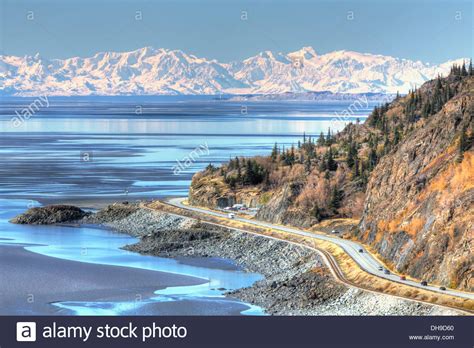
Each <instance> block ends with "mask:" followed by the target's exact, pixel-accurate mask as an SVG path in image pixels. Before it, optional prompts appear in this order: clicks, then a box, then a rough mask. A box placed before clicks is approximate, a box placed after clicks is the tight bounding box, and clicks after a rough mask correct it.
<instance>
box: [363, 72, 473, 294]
mask: <svg viewBox="0 0 474 348" xmlns="http://www.w3.org/2000/svg"><path fill="white" fill-rule="evenodd" d="M430 87H431V86H429V85H427V86H425V88H424V89H425V90H427V91H429V88H430ZM422 92H423V90H422ZM473 117H474V79H473V78H469V79H465V80H464V81H463V83H462V84H460V85H459V92H458V93H457V94H456V95H455V96H454V97H453V98H452V99H451V100H449V101H448V102H447V103H446V104H445V105H444V106H443V108H442V110H441V111H440V112H438V113H437V114H435V115H433V116H431V117H429V118H428V119H426V120H421V121H419V124H417V125H416V128H415V129H414V130H413V131H412V132H411V133H410V134H409V135H407V137H406V138H405V139H403V140H402V142H401V143H400V144H399V146H398V147H397V149H396V151H393V152H391V153H389V154H387V155H385V156H383V157H382V158H381V160H380V162H379V163H378V165H377V166H376V168H375V169H374V171H373V172H372V174H371V176H370V180H369V183H368V186H367V191H366V200H365V206H364V213H363V215H362V218H361V222H360V226H359V230H358V231H357V232H355V236H356V237H357V238H358V239H360V240H362V241H363V242H366V243H368V244H370V245H372V246H373V247H374V248H375V250H377V252H378V253H379V254H380V255H381V256H382V257H383V258H384V259H385V260H386V261H387V262H388V263H389V264H391V265H393V267H395V268H396V269H397V270H398V271H400V272H402V273H406V274H410V275H412V276H414V277H417V278H420V279H427V280H429V281H436V282H438V283H441V284H444V285H447V286H450V287H453V288H460V289H470V290H473V287H474V279H473V272H474V269H473V265H474V259H473V258H474V256H473V255H474V153H473V150H472V144H471V145H470V146H469V145H468V146H469V148H466V149H465V151H464V152H463V153H460V151H459V142H460V141H461V139H460V137H461V135H460V134H461V132H462V130H463V128H464V129H466V128H467V129H469V128H472V125H473ZM467 136H469V134H468V135H467Z"/></svg>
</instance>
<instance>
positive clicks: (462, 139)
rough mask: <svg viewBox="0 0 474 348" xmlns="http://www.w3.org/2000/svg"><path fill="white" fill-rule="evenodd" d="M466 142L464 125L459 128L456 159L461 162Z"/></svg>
mask: <svg viewBox="0 0 474 348" xmlns="http://www.w3.org/2000/svg"><path fill="white" fill-rule="evenodd" d="M466 143H467V136H466V127H463V128H462V129H461V135H460V137H459V145H458V156H457V159H456V160H457V161H458V162H462V160H463V158H464V151H466V148H467V147H466Z"/></svg>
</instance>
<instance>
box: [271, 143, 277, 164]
mask: <svg viewBox="0 0 474 348" xmlns="http://www.w3.org/2000/svg"><path fill="white" fill-rule="evenodd" d="M271 158H272V162H275V161H276V160H277V158H278V144H277V143H275V145H273V149H272V154H271Z"/></svg>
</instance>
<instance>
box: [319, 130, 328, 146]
mask: <svg viewBox="0 0 474 348" xmlns="http://www.w3.org/2000/svg"><path fill="white" fill-rule="evenodd" d="M325 144H326V139H325V138H324V134H323V132H321V134H319V138H318V146H324V145H325Z"/></svg>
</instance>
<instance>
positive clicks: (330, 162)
mask: <svg viewBox="0 0 474 348" xmlns="http://www.w3.org/2000/svg"><path fill="white" fill-rule="evenodd" d="M326 155H327V157H326V167H327V169H328V170H330V171H331V172H333V171H335V170H336V169H337V162H336V161H335V160H334V155H333V153H332V148H331V147H329V150H328V151H327V152H326Z"/></svg>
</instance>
